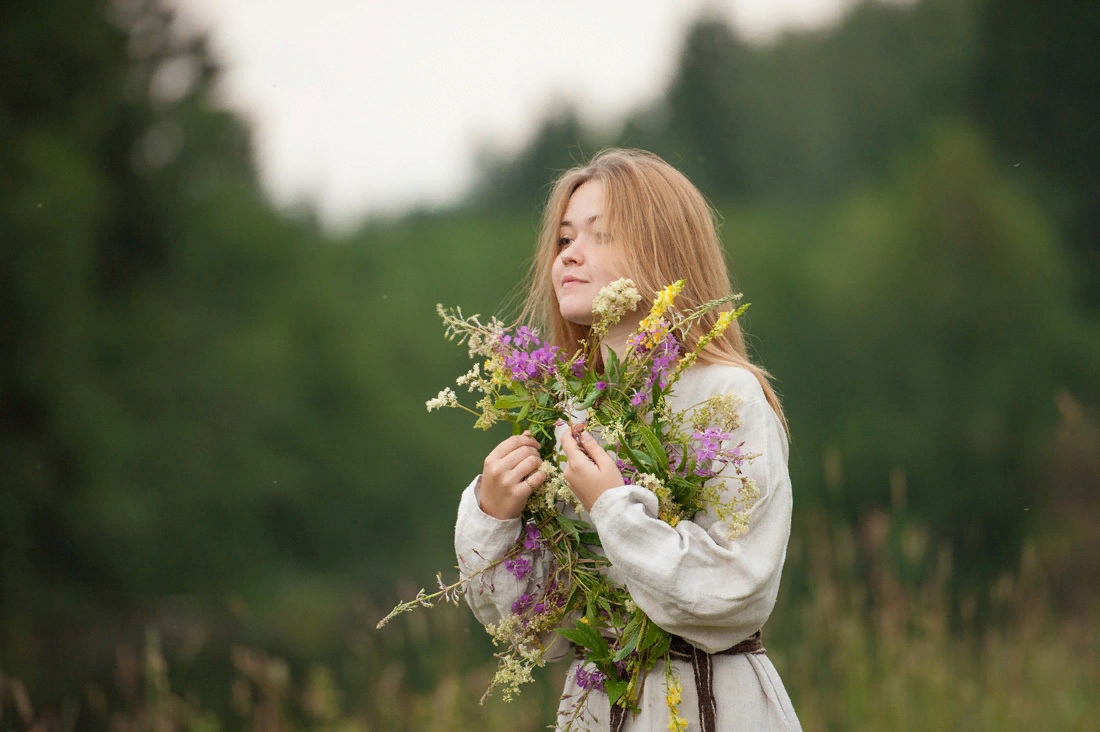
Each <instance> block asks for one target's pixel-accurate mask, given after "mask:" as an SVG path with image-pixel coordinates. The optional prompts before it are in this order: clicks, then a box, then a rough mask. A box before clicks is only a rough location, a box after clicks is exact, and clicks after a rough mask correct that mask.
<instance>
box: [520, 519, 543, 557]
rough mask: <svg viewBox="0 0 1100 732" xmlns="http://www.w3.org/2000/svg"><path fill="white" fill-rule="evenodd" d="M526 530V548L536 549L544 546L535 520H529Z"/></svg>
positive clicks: (524, 544)
mask: <svg viewBox="0 0 1100 732" xmlns="http://www.w3.org/2000/svg"><path fill="white" fill-rule="evenodd" d="M524 531H525V533H526V536H525V537H524V539H523V546H524V547H525V548H526V549H529V550H531V551H534V550H535V549H538V548H539V547H541V546H542V536H541V535H540V534H539V527H538V526H536V525H535V524H534V522H528V523H527V525H526V527H525V528H524Z"/></svg>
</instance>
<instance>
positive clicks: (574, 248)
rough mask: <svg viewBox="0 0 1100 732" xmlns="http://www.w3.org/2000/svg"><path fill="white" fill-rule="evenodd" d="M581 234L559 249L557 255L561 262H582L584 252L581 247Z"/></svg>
mask: <svg viewBox="0 0 1100 732" xmlns="http://www.w3.org/2000/svg"><path fill="white" fill-rule="evenodd" d="M582 236H583V234H578V235H577V237H576V238H575V239H573V242H572V243H571V244H570V245H569V246H567V247H565V248H564V249H562V250H561V253H560V254H559V255H558V257H559V258H560V259H561V263H562V264H582V263H583V262H584V252H583V251H582V249H581V246H580V244H581V237H582Z"/></svg>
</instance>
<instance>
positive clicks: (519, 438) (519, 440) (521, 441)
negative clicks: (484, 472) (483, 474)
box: [486, 432, 539, 461]
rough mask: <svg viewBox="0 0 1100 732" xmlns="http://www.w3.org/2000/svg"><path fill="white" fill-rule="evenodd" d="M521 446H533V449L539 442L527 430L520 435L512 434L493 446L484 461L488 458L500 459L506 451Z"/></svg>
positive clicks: (537, 446)
mask: <svg viewBox="0 0 1100 732" xmlns="http://www.w3.org/2000/svg"><path fill="white" fill-rule="evenodd" d="M521 447H533V448H534V449H535V450H538V448H539V443H538V440H536V439H535V438H534V437H531V434H530V433H529V432H525V433H523V434H522V435H512V436H511V437H509V438H508V439H507V440H504V441H503V442H501V443H500V444H499V445H497V446H496V447H494V448H493V451H492V452H490V453H489V457H487V458H486V461H488V460H490V459H492V460H500V459H501V458H503V457H504V456H505V455H507V454H508V453H510V452H512V451H514V450H516V449H518V448H521Z"/></svg>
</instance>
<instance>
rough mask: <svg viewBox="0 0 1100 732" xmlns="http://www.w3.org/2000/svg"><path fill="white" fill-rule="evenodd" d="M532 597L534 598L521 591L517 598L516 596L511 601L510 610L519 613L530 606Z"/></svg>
mask: <svg viewBox="0 0 1100 732" xmlns="http://www.w3.org/2000/svg"><path fill="white" fill-rule="evenodd" d="M534 599H535V598H533V597H531V596H530V595H528V594H527V593H526V592H525V593H523V594H522V595H520V596H519V597H518V598H516V601H515V602H513V603H512V612H513V613H515V614H516V615H519V614H520V613H522V612H524V611H525V610H527V608H529V607H531V602H532V601H533V600H534Z"/></svg>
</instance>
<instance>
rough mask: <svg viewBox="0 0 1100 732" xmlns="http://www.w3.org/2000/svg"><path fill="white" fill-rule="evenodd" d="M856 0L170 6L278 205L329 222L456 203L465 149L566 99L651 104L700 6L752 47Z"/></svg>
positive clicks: (501, 138) (512, 133) (620, 105)
mask: <svg viewBox="0 0 1100 732" xmlns="http://www.w3.org/2000/svg"><path fill="white" fill-rule="evenodd" d="M853 1H854V0H679V1H676V0H668V1H666V2H645V1H644V0H556V1H555V2H553V3H546V2H534V1H533V0H511V2H503V1H497V0H463V1H461V2H457V1H455V0H419V1H406V2H395V1H390V0H311V1H309V2H307V1H304V0H175V2H176V3H177V4H178V5H179V6H180V10H181V21H182V22H183V23H184V25H185V27H188V28H197V29H201V30H205V31H207V32H208V33H209V34H210V35H211V38H212V41H213V47H214V51H215V53H216V54H217V56H218V58H219V59H220V60H222V61H223V63H224V64H225V66H226V70H225V74H224V77H223V80H222V90H221V91H222V96H223V99H224V101H225V103H226V104H227V105H229V106H230V107H232V108H233V109H236V110H238V111H240V112H241V113H243V114H244V115H245V116H246V117H247V118H248V119H249V120H250V121H251V123H252V126H253V129H254V131H255V141H256V145H257V153H258V155H259V163H260V167H261V174H262V176H263V180H264V182H265V185H266V186H267V188H268V190H269V191H270V192H271V194H272V195H273V196H274V197H275V199H276V200H277V201H278V202H280V203H296V202H301V201H308V202H311V203H312V204H314V205H315V206H316V207H317V208H318V209H319V210H320V211H321V213H322V215H323V217H324V219H325V220H326V221H328V222H329V223H332V224H335V225H341V224H348V223H351V222H353V221H355V220H356V219H357V218H360V217H362V216H365V215H368V214H372V213H398V212H400V211H403V210H405V209H407V208H409V207H411V206H414V205H417V204H437V203H446V202H449V201H452V200H454V199H455V198H456V197H457V196H458V195H459V194H460V193H461V192H462V191H463V190H464V188H465V186H467V185H468V184H469V182H470V180H471V177H472V175H473V172H474V168H473V159H474V151H475V150H476V149H477V146H478V145H484V144H488V145H491V146H494V147H498V148H503V149H508V150H512V149H515V148H517V147H519V146H520V145H521V144H522V142H523V141H524V140H525V139H526V138H527V136H528V135H530V134H531V132H532V130H533V129H534V127H535V125H536V124H537V123H538V122H539V121H540V120H541V119H542V118H544V117H545V115H546V113H547V112H548V111H549V110H551V109H553V108H554V106H555V105H557V104H561V103H562V102H563V100H567V101H568V102H569V103H571V104H573V105H574V106H576V107H577V108H578V109H579V111H580V114H581V116H582V117H583V118H584V119H585V120H587V121H590V122H593V123H597V124H600V123H603V124H611V123H613V122H614V121H616V120H618V119H621V118H622V117H623V116H624V115H625V113H626V112H628V111H630V110H632V109H635V108H637V107H638V106H640V105H642V104H644V103H646V102H648V101H650V100H653V99H655V98H656V97H657V96H658V95H659V94H660V92H661V90H662V89H663V88H664V86H665V84H666V83H667V81H668V80H669V78H670V76H671V74H672V72H673V66H674V64H675V61H676V56H677V53H678V51H679V47H680V43H681V40H682V37H683V34H684V31H685V29H686V27H687V25H688V24H689V23H690V22H691V21H692V20H693V19H695V18H696V17H698V16H699V15H700V14H701V13H702V12H703V11H704V9H709V10H710V11H711V12H716V13H721V14H722V15H723V16H724V17H727V18H729V20H730V21H731V22H732V23H733V24H734V25H735V26H736V27H737V28H738V29H739V30H740V31H741V32H742V33H743V34H744V35H745V36H746V37H749V38H750V39H753V40H758V41H760V42H765V41H766V40H767V39H769V38H772V37H774V36H775V35H776V34H777V33H779V32H781V31H782V30H784V29H795V28H807V27H816V26H820V25H822V24H825V23H828V22H830V21H833V20H835V19H836V18H837V17H838V16H839V15H840V14H842V13H843V12H844V10H846V9H847V8H849V7H850V6H851V5H852V4H853Z"/></svg>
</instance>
